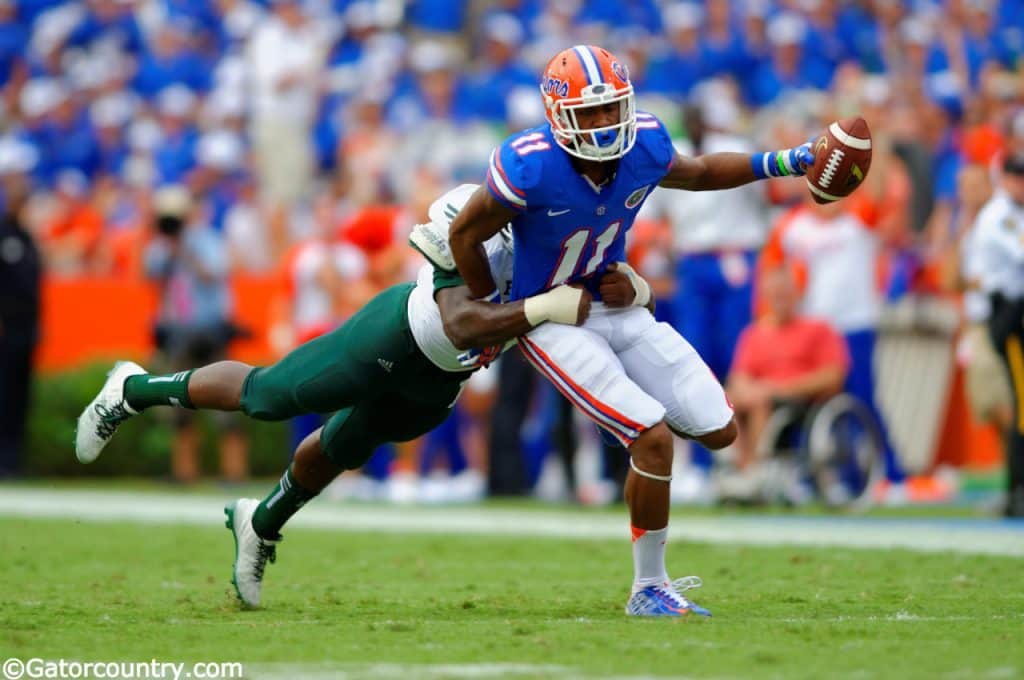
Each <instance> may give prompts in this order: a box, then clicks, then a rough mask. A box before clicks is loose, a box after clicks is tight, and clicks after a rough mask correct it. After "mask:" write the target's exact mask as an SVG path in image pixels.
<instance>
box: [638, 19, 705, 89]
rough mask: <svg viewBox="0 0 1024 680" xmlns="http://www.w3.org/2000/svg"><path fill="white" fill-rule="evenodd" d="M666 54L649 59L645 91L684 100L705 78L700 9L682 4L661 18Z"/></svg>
mask: <svg viewBox="0 0 1024 680" xmlns="http://www.w3.org/2000/svg"><path fill="white" fill-rule="evenodd" d="M663 21H664V24H665V31H666V33H667V34H668V37H669V44H670V47H669V50H668V51H667V52H663V53H661V54H658V55H656V56H652V58H651V63H650V65H649V66H648V67H647V87H648V88H650V90H651V91H653V92H656V93H659V94H664V95H667V96H669V97H673V98H675V99H679V100H681V99H685V98H686V97H687V95H689V93H690V90H691V89H693V87H694V85H696V84H697V83H698V82H699V81H700V80H701V79H702V78H705V77H706V76H707V70H706V68H705V65H704V62H703V53H702V51H701V47H700V43H699V41H698V31H699V29H700V27H701V25H702V23H703V21H704V12H703V10H702V9H701V8H700V6H699V5H696V4H694V3H690V2H683V3H679V4H676V5H671V6H669V7H668V8H667V9H666V10H665V14H664V16H663Z"/></svg>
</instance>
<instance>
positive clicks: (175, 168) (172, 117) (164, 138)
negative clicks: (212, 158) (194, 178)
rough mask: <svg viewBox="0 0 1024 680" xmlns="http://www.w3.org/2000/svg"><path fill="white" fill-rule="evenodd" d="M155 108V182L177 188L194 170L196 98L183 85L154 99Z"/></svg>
mask: <svg viewBox="0 0 1024 680" xmlns="http://www.w3.org/2000/svg"><path fill="white" fill-rule="evenodd" d="M156 106H157V109H158V111H159V113H160V131H159V137H158V140H159V141H158V142H157V143H156V148H155V149H154V153H153V162H154V164H155V166H156V172H157V181H158V182H159V183H161V184H178V183H181V182H184V181H185V177H186V175H187V174H188V173H189V171H191V170H192V168H193V167H195V162H196V158H195V152H196V141H198V139H199V133H198V131H197V130H196V126H195V116H196V96H195V94H194V93H193V92H192V91H191V90H189V89H188V88H187V87H185V86H184V85H171V86H170V87H167V88H165V89H163V90H161V91H160V94H159V95H157V98H156Z"/></svg>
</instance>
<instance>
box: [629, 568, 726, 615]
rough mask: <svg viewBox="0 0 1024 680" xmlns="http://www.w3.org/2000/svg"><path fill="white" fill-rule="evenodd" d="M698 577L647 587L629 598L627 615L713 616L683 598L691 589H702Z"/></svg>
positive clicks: (678, 579) (688, 577) (687, 577)
mask: <svg viewBox="0 0 1024 680" xmlns="http://www.w3.org/2000/svg"><path fill="white" fill-rule="evenodd" d="M701 585H702V581H701V580H700V577H698V576H684V577H683V578H677V579H676V580H675V581H672V582H671V583H655V584H654V585H649V586H646V587H644V588H642V589H640V590H638V591H636V592H635V593H633V594H632V595H630V597H629V602H627V603H626V614H628V615H629V616H686V615H687V614H699V615H700V616H711V612H709V611H708V610H707V609H704V607H701V606H700V605H698V604H694V603H693V602H691V601H690V600H688V599H686V598H685V597H683V593H684V592H686V591H687V590H690V589H691V588H700V587H701Z"/></svg>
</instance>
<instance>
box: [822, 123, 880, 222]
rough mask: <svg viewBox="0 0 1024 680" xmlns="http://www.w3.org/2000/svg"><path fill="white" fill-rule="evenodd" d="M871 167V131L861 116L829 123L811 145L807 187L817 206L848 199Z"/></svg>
mask: <svg viewBox="0 0 1024 680" xmlns="http://www.w3.org/2000/svg"><path fill="white" fill-rule="evenodd" d="M870 168H871V130H869V129H868V124H867V121H865V120H864V119H863V118H861V117H859V116H858V117H857V118H844V119H842V120H837V121H836V122H834V123H832V124H830V125H829V126H828V128H827V129H826V130H825V134H823V135H822V136H821V137H819V138H818V139H817V141H815V142H814V165H812V166H811V167H810V168H808V169H807V188H808V189H810V191H811V196H812V197H813V198H814V201H815V202H816V203H831V202H832V201H838V200H839V199H840V198H843V197H844V196H849V195H850V194H851V193H853V191H854V189H856V188H857V187H858V186H860V183H861V182H863V181H864V178H865V177H867V176H868V170H869V169H870Z"/></svg>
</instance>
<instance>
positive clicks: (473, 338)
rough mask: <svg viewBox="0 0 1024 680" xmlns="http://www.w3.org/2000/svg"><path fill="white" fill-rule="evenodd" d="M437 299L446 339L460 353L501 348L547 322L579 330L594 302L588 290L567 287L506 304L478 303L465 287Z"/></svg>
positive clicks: (444, 291)
mask: <svg viewBox="0 0 1024 680" xmlns="http://www.w3.org/2000/svg"><path fill="white" fill-rule="evenodd" d="M434 297H435V299H436V300H437V306H438V308H439V309H440V310H441V321H442V322H443V323H444V332H445V335H447V336H448V339H449V340H451V341H452V344H453V345H455V347H456V348H458V349H472V348H478V347H488V346H491V345H501V344H504V343H505V342H507V341H509V340H511V339H513V338H517V337H519V336H520V335H525V334H526V333H529V332H530V331H531V330H533V329H534V328H535V327H537V326H539V325H540V324H542V323H544V322H545V321H554V322H556V323H564V324H571V325H574V326H579V325H581V324H582V323H583V322H584V321H586V320H587V316H589V314H590V303H591V299H592V298H591V295H590V293H589V292H587V291H586V290H583V289H581V288H577V287H572V286H566V285H562V286H555V287H554V288H552V289H551V290H549V291H547V292H546V293H541V294H540V295H535V296H533V297H529V298H526V299H525V300H517V301H516V302H509V303H506V304H496V303H491V302H482V301H480V300H476V299H474V298H473V295H472V293H470V291H469V288H468V287H466V286H456V287H453V288H442V289H440V290H438V291H437V292H436V293H435V294H434Z"/></svg>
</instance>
